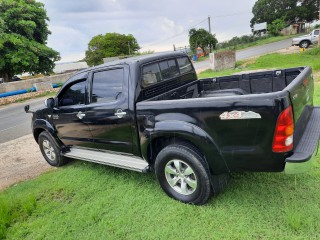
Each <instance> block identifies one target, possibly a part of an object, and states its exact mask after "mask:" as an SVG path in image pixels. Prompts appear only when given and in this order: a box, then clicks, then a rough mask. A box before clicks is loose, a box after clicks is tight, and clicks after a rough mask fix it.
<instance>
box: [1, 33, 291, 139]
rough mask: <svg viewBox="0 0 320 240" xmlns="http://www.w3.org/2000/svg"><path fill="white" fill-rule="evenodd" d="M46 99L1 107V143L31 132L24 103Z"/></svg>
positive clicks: (256, 51)
mask: <svg viewBox="0 0 320 240" xmlns="http://www.w3.org/2000/svg"><path fill="white" fill-rule="evenodd" d="M290 45H291V39H288V40H284V41H281V42H276V43H270V44H266V45H263V46H258V47H252V48H249V49H245V50H240V51H237V53H236V58H237V60H242V59H246V58H250V57H254V56H259V55H262V54H266V53H269V52H273V51H277V50H280V49H283V48H286V47H289V46H290ZM195 68H196V70H199V69H206V68H209V61H203V62H197V63H195ZM43 101H44V99H37V100H32V101H28V102H25V103H17V104H14V105H11V106H9V107H2V108H0V143H3V142H7V141H9V140H12V139H16V138H19V137H22V136H24V135H27V134H29V133H31V128H30V122H31V121H30V118H31V114H26V113H25V112H24V110H23V107H24V105H26V104H30V108H31V109H36V108H39V107H41V106H43Z"/></svg>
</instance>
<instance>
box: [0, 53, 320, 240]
mask: <svg viewBox="0 0 320 240" xmlns="http://www.w3.org/2000/svg"><path fill="white" fill-rule="evenodd" d="M286 56H287V55H286ZM299 56H300V55H299ZM301 56H305V63H304V64H300V63H301V62H299V64H297V65H309V64H310V65H312V64H314V65H312V66H318V67H320V66H319V65H317V64H318V63H319V56H318V55H317V56H313V59H314V62H315V63H314V62H313V61H312V58H309V55H308V56H307V55H301ZM265 58H267V59H273V60H275V59H279V66H278V65H276V66H278V67H286V66H288V65H285V64H287V63H285V62H284V59H282V60H281V57H280V56H273V57H272V55H271V56H270V55H268V56H265V57H262V58H259V59H260V60H259V59H258V60H259V61H258V60H257V62H256V63H251V64H252V65H251V67H255V66H256V67H257V66H258V65H254V64H260V65H259V66H262V65H261V64H262V62H264V63H268V61H267V59H265ZM294 58H295V57H294ZM287 59H288V60H289V61H291V59H292V58H291V57H290V58H288V57H287ZM299 59H300V57H299ZM316 61H318V63H316ZM270 64H271V63H270ZM281 64H282V65H281ZM290 64H291V62H290ZM292 64H293V63H292ZM297 65H295V66H297ZM269 66H270V65H267V66H263V67H262V68H268V67H269ZM272 66H274V65H272ZM272 66H270V67H272ZM248 68H249V66H248ZM205 74H209V73H208V72H207V73H205ZM210 74H211V76H212V74H213V73H212V72H211V73H210ZM315 86H316V89H315V104H316V105H320V83H316V85H315ZM315 160H316V162H315V165H314V167H313V170H312V171H311V172H309V173H307V174H300V175H285V174H283V173H243V174H235V175H233V176H232V178H231V181H230V183H229V186H228V187H227V189H226V191H225V192H223V193H222V194H220V195H219V196H218V197H217V198H212V200H211V201H210V202H209V204H207V205H205V206H201V207H199V206H191V205H186V204H182V203H179V202H177V201H174V200H172V199H170V198H169V197H167V196H166V195H165V194H164V193H163V192H162V190H161V189H160V187H159V185H158V183H157V181H156V179H155V176H154V175H153V174H139V173H135V172H130V171H127V170H121V169H116V168H113V167H107V166H102V165H98V164H91V163H86V162H80V161H74V162H72V163H70V164H68V165H67V166H65V167H63V168H60V169H58V170H55V171H51V172H49V173H46V174H43V175H42V176H40V177H39V178H37V179H34V180H31V181H27V182H23V183H20V184H17V185H15V186H12V187H10V188H9V189H7V190H5V191H3V192H1V193H0V239H1V238H7V239H290V240H292V239H320V172H319V169H320V156H319V155H318V156H316V157H315Z"/></svg>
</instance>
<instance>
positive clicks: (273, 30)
mask: <svg viewBox="0 0 320 240" xmlns="http://www.w3.org/2000/svg"><path fill="white" fill-rule="evenodd" d="M285 26H286V23H285V22H284V20H283V19H276V20H274V21H273V22H272V23H271V24H269V25H268V32H269V33H270V34H272V35H273V36H278V35H279V32H280V31H281V30H282V29H283V28H284V27H285Z"/></svg>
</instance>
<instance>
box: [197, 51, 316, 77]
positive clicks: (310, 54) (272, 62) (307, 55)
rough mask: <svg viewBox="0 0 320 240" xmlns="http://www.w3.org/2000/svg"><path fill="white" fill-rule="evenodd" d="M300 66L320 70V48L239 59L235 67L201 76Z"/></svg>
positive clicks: (206, 72) (208, 72)
mask: <svg viewBox="0 0 320 240" xmlns="http://www.w3.org/2000/svg"><path fill="white" fill-rule="evenodd" d="M298 66H311V67H312V69H313V71H314V72H316V71H319V70H320V48H313V49H309V50H308V51H306V52H302V53H292V54H280V53H272V54H267V55H264V56H261V57H258V58H256V59H249V60H244V61H238V62H237V63H236V68H235V69H229V70H224V71H219V72H215V71H212V70H207V71H204V72H201V73H200V74H199V75H198V77H199V78H207V77H218V76H224V75H231V74H234V73H237V72H241V71H247V70H257V69H280V68H291V67H298Z"/></svg>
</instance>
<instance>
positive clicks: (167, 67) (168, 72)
mask: <svg viewBox="0 0 320 240" xmlns="http://www.w3.org/2000/svg"><path fill="white" fill-rule="evenodd" d="M159 67H160V70H161V76H162V79H163V80H165V79H169V78H172V77H175V76H177V75H179V71H178V68H177V65H176V61H175V60H169V61H162V62H160V63H159Z"/></svg>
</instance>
